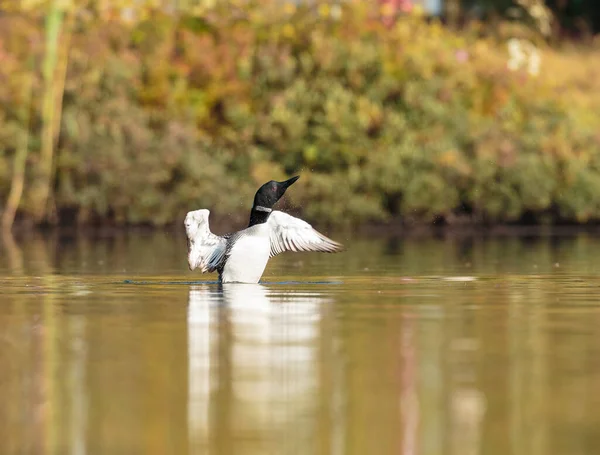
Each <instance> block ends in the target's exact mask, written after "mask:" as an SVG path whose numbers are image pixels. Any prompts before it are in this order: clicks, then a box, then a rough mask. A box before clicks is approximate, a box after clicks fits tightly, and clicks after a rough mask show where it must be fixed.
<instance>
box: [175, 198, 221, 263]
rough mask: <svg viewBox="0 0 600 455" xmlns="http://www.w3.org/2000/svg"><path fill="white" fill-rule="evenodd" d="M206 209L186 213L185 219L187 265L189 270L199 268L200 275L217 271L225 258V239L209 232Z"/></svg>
mask: <svg viewBox="0 0 600 455" xmlns="http://www.w3.org/2000/svg"><path fill="white" fill-rule="evenodd" d="M209 215H210V211H209V210H207V209H201V210H195V211H193V212H188V214H187V215H186V217H185V233H186V235H187V238H188V265H189V267H190V270H194V269H197V268H199V269H200V270H201V271H202V273H205V272H214V271H215V270H217V268H218V267H219V265H220V264H221V262H222V261H223V259H224V257H225V250H226V247H227V239H226V238H225V237H220V236H218V235H215V234H213V233H212V232H210V228H209V226H208V216H209Z"/></svg>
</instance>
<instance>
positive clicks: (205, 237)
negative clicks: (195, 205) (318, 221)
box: [185, 177, 343, 283]
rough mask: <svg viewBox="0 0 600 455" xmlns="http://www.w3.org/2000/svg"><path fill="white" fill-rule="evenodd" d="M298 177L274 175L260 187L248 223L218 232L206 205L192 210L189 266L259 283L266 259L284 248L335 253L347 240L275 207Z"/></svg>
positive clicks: (225, 277)
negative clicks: (337, 239)
mask: <svg viewBox="0 0 600 455" xmlns="http://www.w3.org/2000/svg"><path fill="white" fill-rule="evenodd" d="M296 180H298V177H293V178H291V179H289V180H286V181H284V182H275V181H270V182H268V183H265V184H264V185H263V186H261V187H260V188H259V190H258V191H257V193H256V196H255V197H254V205H253V206H252V210H251V212H250V222H249V225H248V227H247V228H246V229H243V230H241V231H238V232H235V233H233V234H227V235H224V236H218V235H215V234H213V233H212V232H211V231H210V227H209V223H208V217H209V215H210V211H209V210H207V209H201V210H195V211H192V212H189V213H188V214H187V216H186V217H185V230H186V234H187V237H188V265H189V267H190V270H194V269H200V270H201V271H202V273H206V272H215V271H217V272H218V273H219V280H220V281H221V282H223V283H230V282H237V283H258V281H259V280H260V278H261V276H262V274H263V272H264V270H265V267H266V266H267V262H268V261H269V259H270V258H272V257H273V256H276V255H278V254H281V253H283V252H285V251H295V252H297V251H320V252H324V253H335V252H338V251H341V250H343V246H342V245H341V244H339V243H337V242H334V241H333V240H331V239H329V238H328V237H326V236H324V235H323V234H321V233H320V232H318V231H316V230H315V229H313V227H312V226H311V225H310V224H308V223H307V222H306V221H303V220H301V219H298V218H295V217H293V216H291V215H288V214H287V213H283V212H279V211H274V210H273V209H272V207H273V205H275V203H276V202H277V201H278V200H279V199H280V198H281V197H282V196H283V194H284V193H285V190H286V189H287V188H288V187H289V186H290V185H291V184H292V183H294V182H295V181H296Z"/></svg>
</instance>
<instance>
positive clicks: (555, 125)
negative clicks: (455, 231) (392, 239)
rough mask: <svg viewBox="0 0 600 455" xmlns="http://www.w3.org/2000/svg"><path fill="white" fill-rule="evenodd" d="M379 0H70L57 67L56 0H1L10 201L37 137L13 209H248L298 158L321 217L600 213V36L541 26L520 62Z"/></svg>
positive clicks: (0, 150) (242, 213)
mask: <svg viewBox="0 0 600 455" xmlns="http://www.w3.org/2000/svg"><path fill="white" fill-rule="evenodd" d="M367 3H369V2H348V3H347V4H344V5H343V6H339V5H329V4H326V3H321V4H319V5H318V6H316V7H311V6H306V7H297V6H295V5H293V4H285V3H281V2H276V4H274V3H273V2H265V1H259V2H241V1H238V2H234V1H232V2H225V3H220V4H219V5H220V6H218V7H213V8H200V7H197V8H196V9H194V8H189V9H187V10H186V9H184V10H181V11H174V12H173V11H164V10H160V9H149V8H147V9H144V10H143V11H139V10H131V9H129V10H128V9H127V8H125V9H124V8H116V7H114V8H104V9H102V8H100V7H99V6H98V5H99V4H100V3H99V2H89V4H85V5H83V6H79V7H77V8H75V7H74V6H73V8H74V9H73V10H69V11H62V12H60V14H62V16H61V18H60V19H61V21H60V27H61V28H60V30H59V31H58V32H57V43H58V47H57V49H56V50H55V52H56V53H57V57H56V62H55V63H56V64H55V65H54V67H53V68H52V71H53V73H52V74H53V77H52V78H51V79H50V82H51V83H48V80H47V78H46V79H45V78H44V71H43V69H44V62H47V52H48V45H47V40H48V23H47V19H46V20H45V19H44V17H45V16H44V14H42V13H43V12H44V8H48V6H46V5H44V4H40V5H38V6H37V8H34V9H32V10H30V11H14V12H10V13H5V14H3V15H2V16H0V61H1V62H2V65H0V119H1V121H0V210H2V208H5V207H6V206H5V203H6V201H7V198H8V194H9V192H10V191H11V187H12V186H13V185H14V180H15V179H14V178H13V177H14V175H15V174H14V172H15V159H16V157H17V156H18V154H19V150H20V151H21V152H23V150H24V144H25V149H26V155H22V156H26V159H25V161H24V184H23V191H22V197H21V198H20V200H19V204H18V211H17V217H18V219H21V220H25V221H26V220H35V221H36V222H38V223H39V222H63V223H74V222H80V223H87V222H109V223H116V224H124V223H149V224H153V225H164V224H167V223H170V222H179V221H180V220H181V219H183V216H184V214H185V213H186V212H187V211H188V210H192V209H197V208H200V207H207V208H211V209H214V210H215V212H219V213H220V214H222V215H224V216H233V217H234V218H236V219H238V220H242V219H245V217H246V211H247V209H248V204H249V203H250V201H251V197H252V194H253V192H254V191H255V189H256V187H257V185H259V184H261V183H263V182H264V181H267V180H270V179H272V178H275V179H277V178H283V177H284V176H286V175H289V174H292V173H301V174H302V177H303V179H302V180H301V182H302V184H301V185H298V186H296V187H295V188H294V191H293V192H291V193H290V194H289V200H290V203H291V204H292V205H293V206H295V207H297V208H298V209H299V210H301V211H302V212H303V213H304V216H305V217H307V218H308V219H311V220H313V221H319V222H321V223H330V224H351V223H362V222H373V221H390V220H404V221H410V222H426V223H428V222H432V221H434V220H435V221H445V222H448V223H457V222H462V221H466V222H492V223H495V222H513V221H519V220H523V219H524V217H526V218H527V219H528V220H535V221H537V222H559V221H560V222H564V221H568V222H586V221H590V220H597V219H600V129H599V128H598V125H600V95H598V93H599V89H600V66H599V65H598V63H597V61H598V59H597V55H596V53H594V51H592V50H589V51H585V52H583V51H578V52H573V51H567V50H562V51H557V50H552V49H550V48H548V47H546V46H545V45H543V44H541V43H539V42H538V43H536V45H537V46H538V47H537V48H538V49H539V55H540V66H539V72H538V73H536V74H534V73H532V72H531V71H530V70H529V69H528V67H526V66H523V67H515V65H513V67H512V68H513V69H510V68H511V65H509V61H510V58H511V56H510V55H509V53H508V50H507V46H506V42H505V40H504V38H503V37H501V38H499V37H498V36H494V37H486V35H485V34H482V33H481V30H479V29H478V28H477V27H470V28H468V29H467V30H463V31H461V32H460V33H457V32H453V31H450V30H448V29H446V28H444V27H443V26H442V25H441V24H440V23H438V22H436V21H427V20H425V19H424V18H422V17H421V16H420V14H419V12H418V11H416V12H411V13H410V14H406V15H403V16H401V17H400V18H399V19H397V20H394V21H389V20H382V18H383V19H386V18H385V17H383V16H385V11H382V10H381V9H380V8H379V7H375V6H367V5H366V4H367ZM90 5H91V6H90ZM69 18H71V19H70V22H69ZM387 19H389V18H387ZM67 38H68V39H67ZM61 52H62V54H61ZM61 55H63V56H64V57H61ZM592 56H593V57H592ZM61 58H64V61H65V72H64V77H63V79H62V82H63V83H61V75H60V69H61V66H60V65H61V61H62V60H61ZM27 81H29V82H27ZM28 87H30V88H28ZM49 87H50V88H49ZM48 90H51V92H50V96H47V97H46V100H47V103H46V104H44V103H43V101H42V100H44V94H47V93H48ZM49 103H51V104H49ZM49 105H51V106H52V107H53V109H54V111H53V112H54V115H53V116H51V119H50V120H49V118H48V110H47V109H46V111H45V110H44V106H46V108H48V106H49ZM57 113H58V114H59V115H57ZM49 121H51V122H54V124H55V129H52V128H50V127H49V124H48V122H49ZM48 129H49V131H48ZM44 134H46V136H44ZM44 137H46V138H47V139H46V143H45V144H46V146H45V147H49V146H52V148H51V150H50V152H51V153H50V155H51V168H49V169H48V170H49V171H51V173H50V174H49V177H50V180H49V194H48V197H47V199H43V200H42V203H40V198H41V197H42V196H43V191H41V190H40V188H38V186H39V185H38V183H39V181H40V180H39V179H40V178H41V177H40V176H44V175H46V173H45V171H44V170H43V169H42V170H40V169H41V168H40V167H41V166H42V162H43V159H44V156H46V157H48V154H46V155H44V154H43V153H42V152H43V149H44V139H43V138H44ZM17 161H18V160H17ZM17 167H18V166H17ZM44 169H45V168H44ZM42 189H43V188H42ZM40 195H42V196H40ZM40 207H41V212H40ZM40 214H41V215H40Z"/></svg>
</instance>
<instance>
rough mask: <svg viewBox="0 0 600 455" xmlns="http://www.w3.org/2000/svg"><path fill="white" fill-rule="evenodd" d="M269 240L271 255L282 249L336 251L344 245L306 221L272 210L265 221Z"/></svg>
mask: <svg viewBox="0 0 600 455" xmlns="http://www.w3.org/2000/svg"><path fill="white" fill-rule="evenodd" d="M267 224H268V225H269V232H270V234H269V235H270V240H271V257H273V256H276V255H278V254H280V253H283V252H284V251H320V252H323V253H337V252H338V251H342V250H343V249H344V246H343V245H341V244H340V243H337V242H334V241H333V240H331V239H330V238H327V237H325V236H324V235H323V234H321V233H320V232H318V231H316V230H315V229H313V227H312V226H311V225H310V224H308V223H307V222H306V221H302V220H300V219H298V218H295V217H293V216H291V215H288V214H287V213H283V212H279V211H274V212H273V213H271V216H269V220H268V221H267Z"/></svg>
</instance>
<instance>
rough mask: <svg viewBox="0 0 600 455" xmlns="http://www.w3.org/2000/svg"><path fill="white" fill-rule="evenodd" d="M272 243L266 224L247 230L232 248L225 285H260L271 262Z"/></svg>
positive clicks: (224, 275) (226, 270)
mask: <svg viewBox="0 0 600 455" xmlns="http://www.w3.org/2000/svg"><path fill="white" fill-rule="evenodd" d="M270 251H271V242H270V240H269V230H268V227H267V225H266V224H265V223H263V224H259V225H255V226H252V227H250V228H248V229H245V230H244V232H243V233H242V235H241V236H240V238H238V239H237V240H236V242H235V243H234V244H233V247H232V248H231V253H230V255H229V258H228V259H227V262H226V263H225V267H224V268H223V274H222V276H221V279H222V281H223V283H258V281H259V280H260V277H261V276H262V274H263V272H264V271H265V267H266V266H267V262H268V261H269V253H270Z"/></svg>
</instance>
